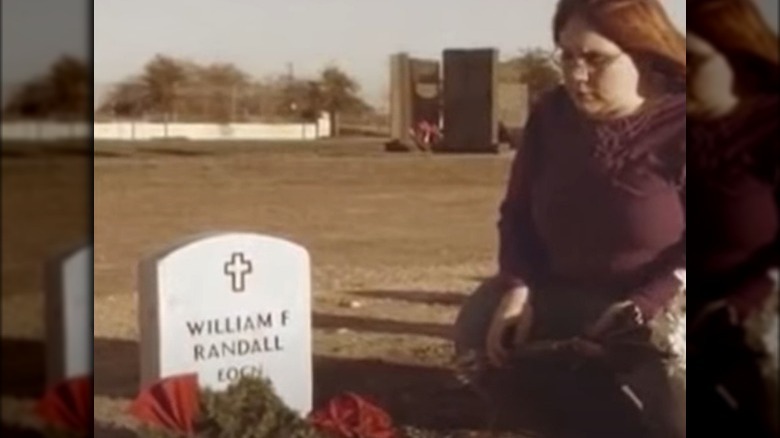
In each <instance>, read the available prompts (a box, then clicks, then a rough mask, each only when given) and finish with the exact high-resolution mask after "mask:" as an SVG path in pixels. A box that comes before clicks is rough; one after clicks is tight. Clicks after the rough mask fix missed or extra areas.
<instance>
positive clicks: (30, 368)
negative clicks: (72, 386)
mask: <svg viewBox="0 0 780 438" xmlns="http://www.w3.org/2000/svg"><path fill="white" fill-rule="evenodd" d="M0 369H1V370H2V377H1V379H2V380H1V381H0V382H1V383H0V385H1V386H0V387H2V395H3V396H6V397H19V398H38V397H40V396H41V395H43V391H44V387H45V384H46V353H45V350H44V344H43V342H42V341H36V340H27V339H6V338H4V339H2V340H0Z"/></svg>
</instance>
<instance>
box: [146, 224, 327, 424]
mask: <svg viewBox="0 0 780 438" xmlns="http://www.w3.org/2000/svg"><path fill="white" fill-rule="evenodd" d="M309 265H310V262H309V255H308V252H307V251H306V250H305V249H304V248H303V247H301V246H299V245H296V244H294V243H291V242H288V241H286V240H282V239H278V238H275V237H270V236H264V235H258V234H247V233H226V234H214V235H208V236H203V237H198V238H195V239H190V240H188V241H186V242H184V243H181V244H176V245H173V246H172V247H171V248H169V249H167V250H165V251H163V252H162V253H160V254H157V255H154V256H152V257H149V258H147V259H145V260H144V261H142V263H141V269H140V279H139V280H140V291H139V298H140V306H139V309H140V314H139V317H140V328H141V384H142V386H146V385H148V384H151V383H153V382H155V381H157V380H159V379H161V378H164V377H167V376H171V375H175V374H182V373H190V372H195V373H197V374H198V380H199V382H200V385H201V386H203V387H206V388H210V389H214V390H221V389H225V388H226V387H227V386H228V385H230V384H231V383H232V382H234V381H236V380H237V379H238V378H240V377H241V376H244V375H250V376H259V375H262V376H264V377H266V378H268V379H269V380H270V381H271V383H272V384H273V386H274V390H275V391H276V393H277V394H278V395H279V397H280V398H281V399H282V400H283V401H284V402H285V403H286V404H287V406H289V407H290V408H291V409H293V410H296V411H298V412H299V413H301V414H304V415H305V414H307V413H309V411H310V410H311V405H312V358H311V285H310V283H311V274H310V266H309Z"/></svg>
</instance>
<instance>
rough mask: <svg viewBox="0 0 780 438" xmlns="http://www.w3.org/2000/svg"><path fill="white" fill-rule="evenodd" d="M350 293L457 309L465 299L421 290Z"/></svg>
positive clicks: (461, 296) (358, 295)
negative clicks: (455, 307)
mask: <svg viewBox="0 0 780 438" xmlns="http://www.w3.org/2000/svg"><path fill="white" fill-rule="evenodd" d="M350 293H351V294H352V295H354V296H355V297H369V298H378V299H383V300H394V301H404V302H407V303H413V304H434V305H442V306H457V307H460V306H461V305H463V303H464V301H465V300H466V297H467V296H466V295H465V294H462V293H457V292H430V291H422V290H357V291H352V292H350Z"/></svg>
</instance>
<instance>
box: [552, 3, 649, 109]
mask: <svg viewBox="0 0 780 438" xmlns="http://www.w3.org/2000/svg"><path fill="white" fill-rule="evenodd" d="M558 37H559V38H558V40H559V50H560V56H561V67H562V69H563V77H564V84H565V86H566V89H567V90H568V92H569V94H570V96H571V98H572V100H573V101H574V103H575V105H576V106H577V107H578V108H579V109H580V111H582V112H583V113H585V114H586V115H588V116H591V117H594V118H611V117H619V116H622V115H625V114H628V113H631V112H633V111H634V110H635V109H637V108H638V107H639V106H640V105H641V104H642V102H643V98H642V96H641V95H640V92H639V89H640V88H639V87H640V74H639V68H638V67H637V65H636V64H635V63H634V60H633V59H632V58H631V57H630V56H629V55H628V54H627V53H625V52H623V50H622V49H621V48H620V47H619V46H618V45H617V44H615V43H614V42H613V41H611V40H609V39H608V38H606V37H605V36H603V35H601V34H600V33H598V32H597V31H596V30H595V29H594V28H593V27H591V26H590V25H589V24H588V23H587V22H586V21H585V20H582V19H580V18H578V17H574V18H572V19H571V20H569V22H568V23H566V25H564V27H563V28H562V29H561V32H560V35H559V36H558Z"/></svg>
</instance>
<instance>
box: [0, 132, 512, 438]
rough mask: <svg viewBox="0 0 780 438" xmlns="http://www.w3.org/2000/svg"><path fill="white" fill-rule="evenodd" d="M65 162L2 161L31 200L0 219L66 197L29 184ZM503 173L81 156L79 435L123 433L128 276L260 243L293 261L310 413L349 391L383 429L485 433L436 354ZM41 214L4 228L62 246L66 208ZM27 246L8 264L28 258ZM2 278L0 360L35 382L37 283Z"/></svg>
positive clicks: (219, 148) (20, 384)
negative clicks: (216, 240) (85, 238)
mask: <svg viewBox="0 0 780 438" xmlns="http://www.w3.org/2000/svg"><path fill="white" fill-rule="evenodd" d="M74 160H77V158H75V157H73V156H68V155H67V154H63V155H61V156H52V157H51V158H49V159H47V163H48V164H45V165H44V164H41V160H40V159H36V160H32V159H30V158H26V157H25V156H23V155H22V156H19V157H16V159H13V160H4V169H3V175H4V176H3V178H4V179H6V178H16V180H15V182H16V183H18V184H25V185H26V186H27V187H28V188H29V189H28V192H27V194H26V195H25V196H20V197H19V198H18V199H8V200H7V199H6V197H5V196H4V198H3V201H4V203H6V202H15V203H17V204H18V205H16V206H15V207H16V208H19V209H20V210H19V211H25V210H24V205H25V203H27V202H34V201H35V200H36V199H42V198H44V197H47V196H48V197H52V195H53V194H56V193H55V192H56V191H63V190H67V189H70V190H72V191H73V192H74V193H75V191H76V188H77V187H84V185H81V184H84V183H85V182H84V181H78V180H73V179H65V178H64V177H63V178H60V180H58V181H59V184H56V185H50V184H49V185H46V186H43V185H41V184H40V183H38V182H37V181H39V180H42V178H40V177H41V175H43V174H44V173H45V174H46V175H49V178H48V179H46V181H49V180H51V178H52V177H51V175H57V172H58V171H61V172H63V175H64V170H62V169H66V168H67V167H68V166H73V164H68V163H70V162H73V161H74ZM510 162H511V157H510V156H509V155H422V154H391V153H386V152H384V151H383V146H382V142H381V141H380V140H340V141H336V140H323V141H318V142H313V143H281V142H279V143H264V144H246V143H213V144H209V143H187V142H184V141H182V142H176V141H168V142H154V143H124V144H98V145H96V150H95V160H94V290H95V298H94V317H95V319H94V334H95V345H94V366H95V425H96V428H97V429H98V430H100V431H102V432H105V434H104V435H103V434H101V433H100V432H99V433H98V435H97V436H121V435H120V433H121V431H122V430H123V429H124V430H125V431H126V430H128V429H132V428H133V427H134V424H133V423H132V421H130V420H129V418H128V417H127V416H126V415H125V409H126V408H127V406H128V405H129V403H130V401H131V400H132V398H133V397H134V396H135V395H136V394H137V392H138V389H139V388H138V385H139V359H138V354H139V345H138V333H139V329H138V322H137V321H138V319H137V314H136V312H137V296H136V290H137V277H136V275H137V268H138V262H139V260H140V259H141V258H142V257H144V256H146V255H148V254H150V253H153V252H155V251H158V250H160V249H161V248H163V247H165V246H167V245H169V244H170V243H172V242H174V241H177V240H180V239H181V238H183V237H188V236H191V235H194V234H200V233H203V232H211V231H247V232H257V233H263V234H270V235H274V236H278V237H282V238H285V239H289V240H291V241H293V242H295V243H298V244H300V245H303V246H304V247H306V248H307V249H308V250H309V253H310V255H311V263H312V286H313V289H312V305H313V315H312V325H313V356H314V357H313V367H314V375H313V380H314V405H315V407H317V406H319V405H321V404H322V402H324V401H325V400H327V399H328V398H330V397H332V396H334V395H336V394H338V393H341V392H345V391H354V392H357V393H359V394H362V395H365V396H367V397H370V398H373V399H374V400H375V401H376V402H377V403H378V404H379V405H380V406H382V407H383V408H385V409H386V410H387V411H388V412H389V413H390V414H391V415H392V416H393V419H394V422H395V423H396V424H397V425H411V426H415V427H417V428H420V429H424V430H439V431H444V430H455V429H457V430H479V429H484V427H485V424H486V421H487V419H486V417H485V415H484V414H485V412H484V409H483V404H482V402H481V401H480V400H479V399H478V398H477V397H476V396H475V395H474V394H472V393H470V392H469V391H467V390H465V389H463V388H462V387H461V386H460V385H459V384H458V382H457V381H456V380H455V379H454V377H453V375H452V372H451V370H450V368H449V367H450V358H451V353H452V351H451V344H450V342H449V338H450V333H451V325H452V322H453V321H454V318H455V315H456V312H457V308H458V305H459V304H460V303H461V302H462V300H463V299H464V297H465V295H466V294H468V293H469V292H470V291H471V290H472V289H473V288H474V287H475V286H476V285H477V284H478V282H479V281H480V280H481V279H482V278H484V277H485V276H487V275H490V274H491V273H492V272H493V271H494V269H495V250H496V237H497V236H496V228H495V224H496V220H497V218H498V216H497V207H498V203H499V202H500V199H501V197H502V195H503V191H504V185H505V182H506V177H507V174H508V169H509V165H510ZM55 179H56V178H55ZM4 182H5V181H4ZM86 184H88V182H86ZM74 196H75V195H74ZM36 197H37V198H36ZM54 198H55V199H56V198H57V196H54ZM81 200H83V201H85V202H88V199H84V198H82V199H81ZM63 202H64V200H63ZM31 205H32V204H31ZM4 207H5V206H4ZM49 208H50V209H51V210H50V211H48V212H47V211H39V210H37V209H33V208H31V207H28V208H27V214H21V213H20V214H19V216H17V218H16V220H17V221H20V222H24V221H35V220H41V221H43V220H48V221H51V223H52V224H54V226H53V227H51V226H50V227H49V228H52V229H53V231H52V232H55V231H56V232H57V233H59V234H57V236H55V237H50V238H49V240H48V241H49V242H51V241H53V240H56V239H60V240H62V241H63V243H69V241H68V239H67V237H74V236H77V234H78V230H80V229H81V228H80V227H82V226H84V225H85V224H84V223H79V221H78V220H76V219H74V218H72V219H71V220H69V221H67V220H66V219H63V218H65V217H66V216H67V215H59V216H57V217H52V211H54V210H56V209H57V208H75V207H68V206H64V207H63V206H62V205H50V206H49ZM72 216H73V215H72ZM74 217H75V216H74ZM58 220H60V221H64V222H63V223H58V222H57V221H58ZM65 222H67V223H65ZM37 238H38V239H44V238H43V237H41V236H39V237H37ZM74 238H75V237H74ZM41 241H43V240H41ZM9 243H11V245H3V248H4V251H5V248H6V247H10V248H13V247H14V245H13V243H14V242H9ZM16 243H17V244H16V247H17V248H21V246H20V244H21V242H16ZM28 243H29V242H28ZM32 243H35V242H32ZM28 246H29V245H28ZM40 247H41V245H39V246H38V248H39V252H40ZM31 248H32V249H30V250H29V251H30V254H20V255H19V256H18V258H20V259H24V257H28V258H34V257H37V256H40V255H41V254H37V253H35V251H36V250H35V245H33V246H32V247H31ZM3 269H4V271H6V270H8V269H13V266H10V267H7V266H5V263H4V265H3ZM17 271H18V272H16V271H15V272H12V273H14V274H15V275H14V276H12V277H10V278H11V279H12V280H13V281H12V280H9V281H10V283H9V284H4V287H3V291H4V292H3V297H2V298H3V308H2V310H3V315H2V317H3V318H2V323H3V333H4V334H5V335H4V340H3V344H4V346H5V348H9V349H10V348H17V349H19V348H24V349H25V350H24V352H22V351H21V350H17V351H19V352H20V353H23V354H22V356H23V357H24V360H22V361H18V360H17V362H19V363H16V364H15V365H16V366H18V367H19V370H20V371H24V372H25V373H26V375H27V376H28V377H27V380H26V381H27V382H33V381H35V378H34V376H32V377H31V374H30V373H32V372H33V371H34V370H35V369H37V368H36V366H37V365H36V364H35V360H36V358H40V357H41V356H42V347H41V346H39V341H40V339H41V338H42V336H43V326H42V318H41V317H40V316H39V315H41V314H42V306H43V304H42V294H41V293H40V287H41V284H40V282H39V281H38V280H36V278H37V277H35V276H34V275H30V274H31V273H33V272H34V269H32V270H30V269H28V271H26V272H22V271H19V270H17ZM4 274H5V272H4ZM4 277H5V275H4ZM14 279H15V280H14ZM41 373H42V370H41ZM4 386H5V385H4ZM15 386H16V387H17V389H18V390H17V391H16V392H15V393H12V394H8V393H7V394H3V403H4V404H5V405H6V406H4V407H8V408H10V409H17V410H18V409H20V406H24V404H25V403H29V402H30V398H29V391H30V388H29V386H30V385H27V386H28V388H26V390H27V391H28V392H27V393H25V379H16V385H15ZM4 411H5V409H4ZM442 436H446V435H442Z"/></svg>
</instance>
